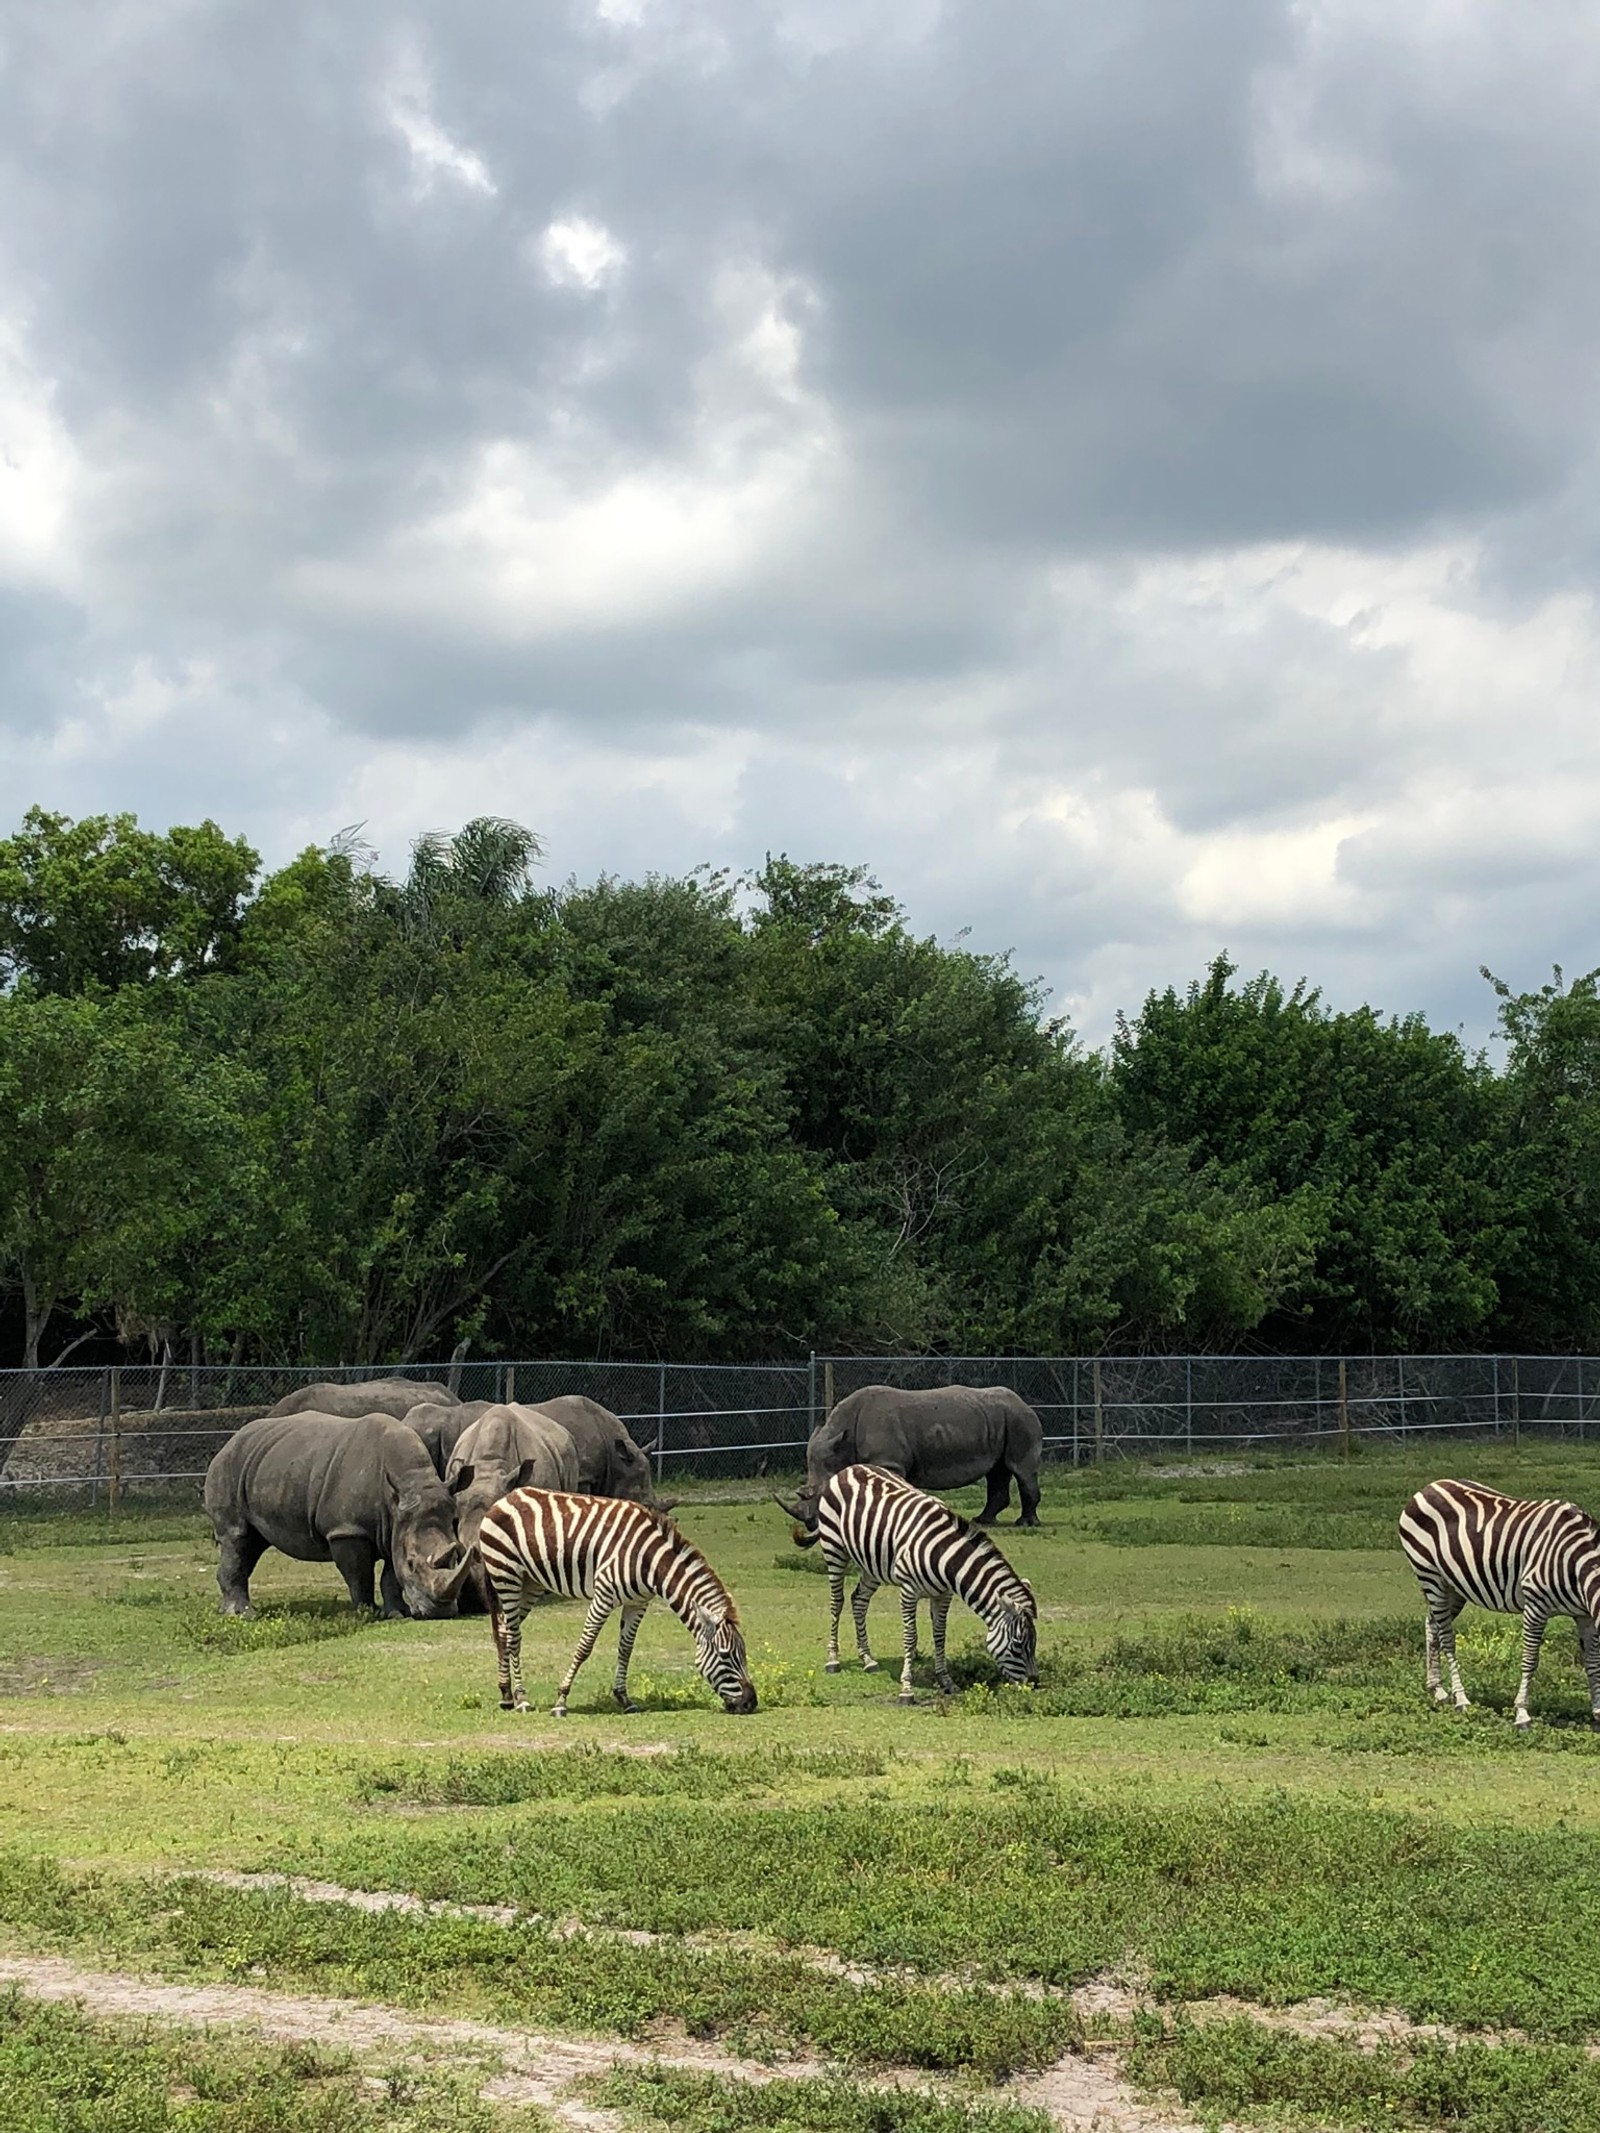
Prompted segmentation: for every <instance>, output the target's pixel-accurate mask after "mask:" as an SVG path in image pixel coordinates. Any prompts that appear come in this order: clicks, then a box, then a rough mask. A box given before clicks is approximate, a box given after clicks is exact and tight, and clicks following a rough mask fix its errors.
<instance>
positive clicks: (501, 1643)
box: [489, 1578, 528, 1711]
mask: <svg viewBox="0 0 1600 2133" xmlns="http://www.w3.org/2000/svg"><path fill="white" fill-rule="evenodd" d="M489 1599H490V1607H489V1620H490V1625H491V1627H492V1628H493V1630H494V1655H495V1659H496V1662H497V1664H498V1668H499V1674H500V1708H501V1710H502V1711H525V1710H526V1709H527V1708H528V1692H527V1690H526V1689H525V1688H524V1687H523V1686H522V1617H523V1615H524V1614H525V1613H526V1612H527V1607H526V1592H525V1589H524V1587H523V1584H522V1581H521V1580H520V1579H518V1581H517V1583H516V1584H515V1585H512V1586H510V1587H509V1588H508V1587H507V1586H504V1585H498V1584H496V1583H495V1581H494V1579H493V1578H491V1579H490V1580H489Z"/></svg>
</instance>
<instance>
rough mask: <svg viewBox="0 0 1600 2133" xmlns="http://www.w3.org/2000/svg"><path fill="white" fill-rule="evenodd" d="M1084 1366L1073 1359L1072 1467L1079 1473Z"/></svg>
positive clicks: (1075, 1357) (1078, 1360)
mask: <svg viewBox="0 0 1600 2133" xmlns="http://www.w3.org/2000/svg"><path fill="white" fill-rule="evenodd" d="M1082 1409H1083V1364H1082V1362H1081V1361H1080V1359H1079V1358H1078V1357H1077V1356H1074V1357H1073V1358H1072V1467H1073V1472H1074V1473H1076V1472H1077V1468H1078V1458H1079V1440H1080V1438H1081V1437H1082V1434H1083V1413H1082Z"/></svg>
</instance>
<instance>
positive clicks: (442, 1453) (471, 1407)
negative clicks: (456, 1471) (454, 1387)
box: [400, 1400, 494, 1481]
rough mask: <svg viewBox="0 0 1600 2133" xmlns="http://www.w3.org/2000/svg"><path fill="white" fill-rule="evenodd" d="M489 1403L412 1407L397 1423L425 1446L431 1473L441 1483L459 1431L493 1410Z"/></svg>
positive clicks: (468, 1401)
mask: <svg viewBox="0 0 1600 2133" xmlns="http://www.w3.org/2000/svg"><path fill="white" fill-rule="evenodd" d="M493 1405H494V1402H493V1400H458V1401H457V1402H456V1404H455V1406H454V1407H441V1406H439V1405H438V1404H436V1403H434V1402H429V1403H427V1404H425V1405H423V1406H421V1407H413V1408H412V1410H411V1412H410V1413H409V1414H405V1415H402V1416H401V1417H400V1419H401V1421H402V1422H404V1424H405V1425H406V1427H407V1429H414V1430H415V1431H416V1433H417V1435H418V1436H419V1437H420V1438H421V1439H422V1441H423V1443H424V1444H425V1445H426V1446H427V1447H428V1457H429V1458H430V1459H431V1460H432V1461H433V1470H434V1472H435V1473H436V1474H437V1475H438V1477H439V1479H440V1480H441V1481H443V1479H444V1477H445V1473H446V1471H447V1470H448V1468H449V1465H450V1454H451V1453H452V1452H453V1451H454V1450H455V1448H456V1445H457V1444H458V1443H459V1441H460V1438H461V1433H462V1431H463V1430H467V1429H470V1428H471V1427H472V1425H473V1423H474V1422H476V1421H477V1419H478V1417H479V1416H480V1415H486V1414H487V1413H488V1412H489V1410H490V1408H491V1407H493Z"/></svg>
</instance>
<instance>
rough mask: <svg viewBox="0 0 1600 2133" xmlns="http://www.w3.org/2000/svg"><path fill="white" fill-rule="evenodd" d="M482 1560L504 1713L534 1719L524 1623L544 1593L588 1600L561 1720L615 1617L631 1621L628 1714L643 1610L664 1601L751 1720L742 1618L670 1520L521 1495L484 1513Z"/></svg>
mask: <svg viewBox="0 0 1600 2133" xmlns="http://www.w3.org/2000/svg"><path fill="white" fill-rule="evenodd" d="M478 1553H479V1555H480V1556H481V1558H482V1561H483V1568H484V1572H485V1575H486V1577H487V1580H488V1587H489V1595H490V1604H489V1612H490V1615H491V1617H492V1618H493V1623H494V1642H495V1655H496V1657H497V1658H498V1660H499V1663H500V1706H501V1709H502V1710H506V1711H525V1710H527V1708H528V1698H527V1694H526V1692H525V1691H524V1689H523V1686H522V1618H523V1616H524V1615H525V1614H526V1613H527V1610H528V1603H529V1601H530V1600H531V1599H532V1597H533V1595H534V1594H535V1593H537V1592H549V1593H555V1594H557V1595H559V1596H561V1597H563V1598H567V1599H577V1598H579V1597H580V1595H581V1596H582V1597H584V1598H586V1599H587V1600H588V1601H589V1614H588V1619H587V1620H586V1621H585V1623H584V1625H583V1635H582V1636H581V1637H580V1638H579V1639H578V1648H577V1650H576V1651H575V1652H574V1653H573V1655H572V1664H571V1666H569V1667H568V1668H567V1672H566V1677H565V1679H564V1680H563V1681H562V1684H561V1686H560V1688H559V1689H557V1691H556V1700H555V1705H554V1712H555V1716H556V1717H557V1718H565V1717H566V1715H567V1697H568V1695H569V1694H570V1693H571V1689H572V1684H573V1682H574V1680H575V1679H576V1678H577V1673H578V1669H579V1667H580V1666H582V1664H583V1662H584V1661H585V1659H587V1658H588V1656H589V1654H590V1653H591V1652H592V1651H593V1650H594V1647H595V1640H596V1638H597V1637H598V1636H599V1634H600V1632H601V1630H602V1629H603V1628H604V1627H605V1624H606V1618H607V1617H608V1616H609V1615H610V1614H611V1613H612V1612H613V1610H614V1609H618V1608H620V1609H621V1611H622V1622H621V1627H620V1630H619V1633H618V1637H617V1672H616V1678H615V1680H614V1681H613V1682H612V1685H611V1693H612V1695H613V1696H615V1698H616V1699H617V1702H618V1703H619V1704H621V1706H622V1708H623V1710H625V1711H637V1710H638V1708H639V1706H638V1705H637V1704H636V1703H635V1702H634V1701H633V1700H632V1698H631V1697H630V1696H629V1694H628V1661H629V1660H630V1659H631V1658H632V1656H633V1643H634V1639H635V1638H636V1637H637V1636H638V1634H639V1624H640V1623H641V1622H642V1621H643V1620H644V1616H645V1609H646V1608H647V1607H648V1606H649V1605H650V1602H651V1601H652V1600H654V1599H662V1600H665V1601H666V1603H667V1605H668V1606H669V1607H670V1608H671V1609H672V1611H673V1613H674V1614H675V1615H676V1616H677V1617H678V1620H679V1621H680V1622H681V1623H682V1624H683V1626H684V1628H685V1629H686V1630H688V1632H689V1634H690V1635H691V1636H692V1637H693V1638H694V1646H695V1660H696V1664H697V1665H698V1666H699V1668H700V1671H701V1673H702V1674H703V1675H704V1676H705V1678H706V1680H707V1681H708V1682H710V1684H711V1686H712V1688H713V1689H715V1691H716V1692H717V1694H718V1695H719V1696H720V1697H721V1698H722V1702H723V1706H724V1708H725V1709H727V1710H729V1711H753V1710H754V1709H755V1707H756V1691H755V1684H754V1683H753V1682H752V1681H751V1679H750V1674H749V1670H748V1668H747V1667H746V1664H745V1652H744V1637H743V1634H742V1633H741V1631H740V1628H739V1615H738V1610H737V1609H736V1608H735V1606H734V1604H733V1601H732V1599H731V1598H730V1596H729V1594H728V1589H727V1587H726V1586H725V1585H724V1584H723V1582H722V1580H721V1579H720V1578H719V1577H718V1576H717V1574H716V1572H715V1571H714V1570H713V1569H712V1567H711V1565H710V1564H709V1563H708V1562H707V1561H706V1559H705V1557H704V1556H703V1555H702V1554H701V1553H700V1551H699V1549H698V1548H696V1547H695V1546H693V1544H692V1543H691V1542H690V1541H688V1540H686V1539H685V1538H684V1536H683V1535H682V1534H681V1533H680V1532H679V1531H678V1529H677V1527H676V1526H675V1525H674V1524H673V1523H672V1521H671V1519H670V1518H668V1517H667V1515H666V1513H665V1512H663V1511H658V1510H655V1509H653V1508H652V1507H651V1506H650V1505H649V1504H642V1503H632V1502H630V1501H628V1500H627V1499H626V1498H623V1497H616V1496H577V1495H572V1494H568V1493H566V1492H565V1491H562V1490H558V1489H513V1490H512V1491H511V1493H510V1495H509V1496H502V1497H501V1499H500V1501H499V1502H498V1503H496V1504H494V1505H492V1506H491V1507H490V1509H489V1510H488V1511H487V1512H485V1514H484V1520H483V1524H482V1525H481V1526H480V1527H479V1529H478Z"/></svg>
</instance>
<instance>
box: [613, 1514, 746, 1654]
mask: <svg viewBox="0 0 1600 2133" xmlns="http://www.w3.org/2000/svg"><path fill="white" fill-rule="evenodd" d="M634 1509H635V1510H638V1511H643V1512H644V1513H645V1514H646V1516H647V1517H648V1518H649V1520H650V1523H651V1524H652V1525H653V1526H654V1527H655V1529H656V1531H657V1532H658V1533H659V1534H660V1535H661V1537H662V1539H663V1540H666V1541H670V1542H671V1544H672V1547H673V1550H674V1552H675V1553H676V1554H677V1555H678V1556H679V1557H680V1558H681V1557H684V1556H688V1557H689V1558H690V1559H691V1561H692V1564H693V1566H694V1567H695V1568H696V1569H698V1570H700V1571H702V1572H703V1573H704V1574H705V1576H706V1577H708V1578H709V1579H710V1580H711V1583H712V1584H713V1585H714V1586H715V1587H716V1589H717V1591H718V1592H719V1593H720V1594H721V1595H722V1598H723V1600H724V1601H725V1602H726V1611H725V1613H724V1615H723V1617H722V1619H723V1620H724V1621H727V1622H732V1623H733V1624H734V1626H735V1627H736V1628H737V1626H738V1622H739V1610H738V1608H737V1607H736V1606H735V1605H734V1604H733V1594H732V1593H731V1592H730V1591H729V1590H728V1588H727V1586H726V1585H724V1584H723V1582H722V1580H721V1578H720V1577H718V1575H717V1573H716V1572H715V1571H714V1570H713V1569H712V1567H711V1565H710V1563H709V1562H708V1561H707V1560H706V1556H705V1553H704V1551H703V1550H702V1549H700V1548H697V1547H696V1546H695V1544H694V1542H693V1541H692V1540H690V1538H689V1536H688V1534H687V1533H685V1532H684V1530H683V1528H682V1527H681V1526H680V1525H679V1524H678V1522H677V1520H676V1519H675V1518H673V1517H672V1516H671V1514H670V1513H669V1512H666V1511H663V1510H660V1509H659V1508H658V1507H657V1506H656V1505H655V1504H653V1503H637V1504H635V1505H634Z"/></svg>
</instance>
